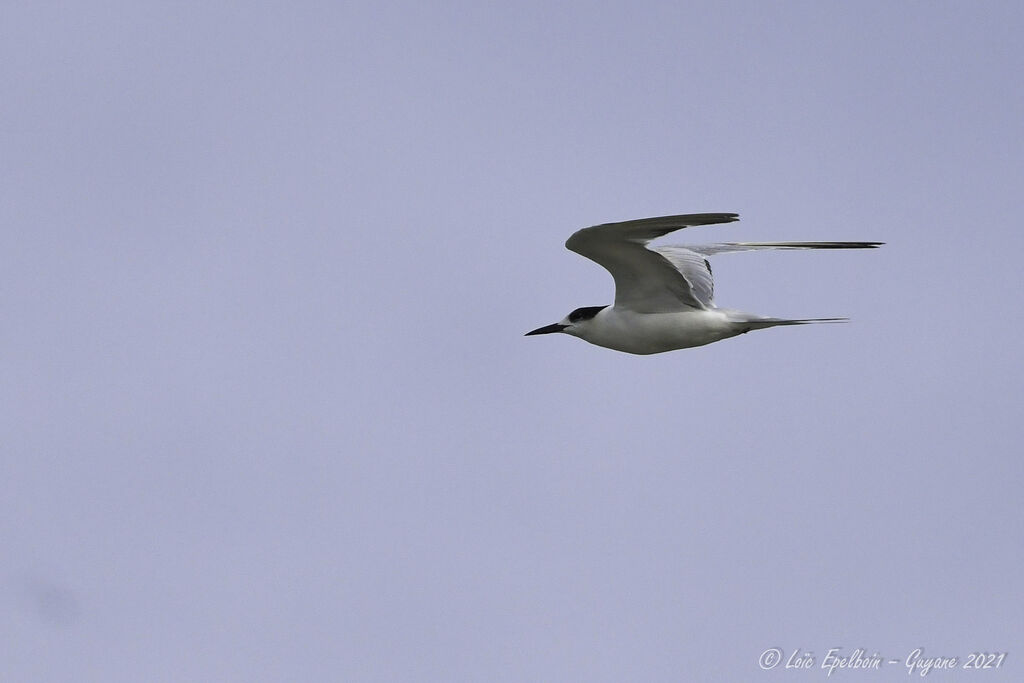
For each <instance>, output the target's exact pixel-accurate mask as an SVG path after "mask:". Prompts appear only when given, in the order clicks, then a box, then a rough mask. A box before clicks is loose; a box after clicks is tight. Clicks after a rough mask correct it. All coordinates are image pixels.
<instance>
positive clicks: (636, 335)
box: [587, 310, 743, 354]
mask: <svg viewBox="0 0 1024 683" xmlns="http://www.w3.org/2000/svg"><path fill="white" fill-rule="evenodd" d="M616 313H618V314H617V315H609V316H607V318H606V320H602V321H601V322H602V323H605V324H603V325H601V326H600V328H598V329H595V330H593V331H592V333H591V334H590V335H588V337H587V341H589V342H591V343H592V344H597V345H598V346H604V347H607V348H610V349H615V350H616V351H625V352H626V353H636V354H651V353H662V352H665V351H674V350H675V349H686V348H690V347H693V346H703V345H705V344H710V343H712V342H716V341H719V340H721V339H726V338H728V337H733V336H735V335H737V334H740V333H741V332H742V331H743V330H742V328H741V327H740V326H737V325H735V324H734V323H732V322H730V321H729V320H728V319H727V317H726V316H725V314H723V313H721V312H719V311H714V310H710V311H686V312H682V313H632V312H616Z"/></svg>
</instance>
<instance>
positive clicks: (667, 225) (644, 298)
mask: <svg viewBox="0 0 1024 683" xmlns="http://www.w3.org/2000/svg"><path fill="white" fill-rule="evenodd" d="M735 220H739V216H737V215H736V214H734V213H695V214H688V215H684V216H661V217H658V218H643V219H640V220H635V221H624V222H622V223H604V224H602V225H595V226H593V227H590V228H584V229H582V230H578V231H576V232H575V233H573V234H572V236H571V237H570V238H569V239H568V241H566V243H565V246H566V248H567V249H569V250H570V251H574V252H576V253H577V254H580V255H581V256H586V257H587V258H588V259H590V260H591V261H594V262H595V263H599V264H600V265H602V266H604V268H605V269H607V270H608V272H609V273H611V274H612V277H613V278H614V279H615V305H616V306H618V307H620V308H628V309H630V310H634V311H637V312H639V313H669V312H673V311H682V310H687V309H704V308H709V307H710V306H711V293H712V287H711V272H710V269H707V268H706V266H705V264H704V263H703V258H701V257H700V256H699V254H698V253H694V252H692V251H691V252H690V253H691V254H692V256H689V255H685V254H684V253H683V252H685V251H690V250H687V249H683V250H682V251H679V248H678V247H676V248H672V249H667V248H662V249H660V250H651V249H648V248H647V247H646V245H647V243H648V242H650V241H651V240H653V239H655V238H657V237H661V236H662V235H667V234H668V233H670V232H673V231H675V230H679V229H681V228H688V227H691V226H694V225H712V224H715V223H731V222H733V221H735ZM695 259H699V260H700V265H701V266H702V268H703V269H702V268H697V267H696V262H695ZM705 276H706V280H705ZM690 278H692V279H690Z"/></svg>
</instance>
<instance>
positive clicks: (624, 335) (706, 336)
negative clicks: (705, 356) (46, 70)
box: [526, 213, 883, 355]
mask: <svg viewBox="0 0 1024 683" xmlns="http://www.w3.org/2000/svg"><path fill="white" fill-rule="evenodd" d="M737 220H739V215H738V214H735V213H693V214H686V215H682V216H660V217H657V218H642V219H639V220H632V221H623V222H621V223H604V224H601V225H595V226H592V227H589V228H583V229H582V230H578V231H576V232H575V233H573V235H572V236H571V237H570V238H569V239H568V240H567V241H566V243H565V246H566V248H567V249H569V250H570V251H574V252H576V253H577V254H580V255H581V256H586V257H587V258H588V259H590V260H592V261H594V262H596V263H598V264H599V265H601V266H603V267H604V268H605V269H607V270H608V272H609V273H611V274H612V277H613V278H614V279H615V303H613V304H612V305H610V306H586V307H584V308H577V309H576V310H575V311H573V312H572V313H570V314H569V315H567V316H566V317H565V318H563V319H562V320H561V321H560V322H557V323H555V324H553V325H546V326H544V327H541V328H538V329H536V330H533V331H531V332H527V333H526V336H530V335H536V334H551V333H553V332H561V333H563V334H569V335H572V336H573V337H579V338H580V339H583V340H584V341H588V342H590V343H591V344H596V345H597V346H603V347H605V348H609V349H614V350H616V351H625V352H626V353H634V354H640V355H647V354H652V353H663V352H665V351H675V350H676V349H686V348H690V347H694V346H703V345H705V344H710V343H712V342H716V341H721V340H722V339H728V338H729V337H735V336H737V335H740V334H745V333H747V332H750V331H751V330H763V329H767V328H769V327H777V326H779V325H806V324H808V323H837V322H846V321H847V318H799V319H791V318H771V317H766V316H762V315H755V314H753V313H744V312H743V311H736V310H732V309H728V308H718V307H717V306H715V304H714V292H715V288H714V282H713V280H712V277H711V263H710V262H709V261H708V259H707V257H708V256H712V255H715V254H724V253H728V252H735V251H754V250H758V249H874V248H876V247H879V246H881V245H882V244H883V242H721V243H717V244H702V245H686V246H662V247H650V248H648V246H647V244H648V243H649V242H650V241H651V240H654V239H656V238H658V237H662V236H664V235H667V234H668V233H670V232H675V231H676V230H680V229H682V228H689V227H693V226H695V225H714V224H716V223H732V222H733V221H737Z"/></svg>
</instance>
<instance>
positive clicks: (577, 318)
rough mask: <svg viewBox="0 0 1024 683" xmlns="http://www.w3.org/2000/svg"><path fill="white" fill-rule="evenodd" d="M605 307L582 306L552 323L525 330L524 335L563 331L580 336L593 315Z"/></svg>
mask: <svg viewBox="0 0 1024 683" xmlns="http://www.w3.org/2000/svg"><path fill="white" fill-rule="evenodd" d="M606 308H608V307H607V306H586V307H584V308H577V309H576V310H575V311H573V312H572V313H570V314H569V315H567V316H565V317H564V318H562V320H560V321H559V322H557V323H555V324H554V325H545V326H544V327H538V328H537V329H536V330H532V331H530V332H527V333H526V336H527V337H529V336H530V335H532V334H551V333H552V332H564V333H565V334H571V335H572V336H574V337H579V336H582V333H583V331H584V330H586V328H587V326H589V325H590V323H591V321H592V320H593V319H594V316H596V315H597V314H598V313H600V312H601V311H603V310H604V309H606Z"/></svg>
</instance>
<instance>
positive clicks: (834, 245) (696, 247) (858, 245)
mask: <svg viewBox="0 0 1024 683" xmlns="http://www.w3.org/2000/svg"><path fill="white" fill-rule="evenodd" d="M883 244H885V242H720V243H718V244H687V245H685V246H680V247H672V248H673V249H689V250H690V251H695V252H697V253H698V254H704V255H705V256H712V255H714V254H725V253H728V252H731V251H755V250H758V249H875V248H877V247H880V246H882V245H883Z"/></svg>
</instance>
